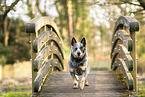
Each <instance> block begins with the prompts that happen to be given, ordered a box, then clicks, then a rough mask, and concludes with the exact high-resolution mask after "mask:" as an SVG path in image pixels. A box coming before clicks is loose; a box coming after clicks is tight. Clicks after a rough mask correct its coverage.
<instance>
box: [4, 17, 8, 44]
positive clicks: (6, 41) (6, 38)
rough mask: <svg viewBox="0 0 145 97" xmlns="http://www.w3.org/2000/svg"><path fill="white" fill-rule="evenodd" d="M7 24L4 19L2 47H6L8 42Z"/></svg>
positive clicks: (6, 20)
mask: <svg viewBox="0 0 145 97" xmlns="http://www.w3.org/2000/svg"><path fill="white" fill-rule="evenodd" d="M7 22H8V19H7V17H6V18H5V20H4V33H5V37H4V45H5V46H8V40H9V31H8V29H7Z"/></svg>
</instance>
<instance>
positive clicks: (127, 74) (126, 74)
mask: <svg viewBox="0 0 145 97" xmlns="http://www.w3.org/2000/svg"><path fill="white" fill-rule="evenodd" d="M116 67H119V68H120V70H121V71H122V73H123V76H124V79H125V80H126V83H127V86H128V89H129V90H133V77H132V75H131V73H130V72H129V70H128V67H127V66H126V63H125V62H124V60H123V59H121V58H117V59H116V60H115V62H114V63H113V70H115V68H116Z"/></svg>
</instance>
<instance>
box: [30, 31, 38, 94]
mask: <svg viewBox="0 0 145 97" xmlns="http://www.w3.org/2000/svg"><path fill="white" fill-rule="evenodd" d="M35 36H36V34H35V33H31V66H32V94H33V93H34V80H35V77H36V75H37V72H34V66H33V61H34V59H35V57H36V54H35V53H34V52H33V40H34V39H35Z"/></svg>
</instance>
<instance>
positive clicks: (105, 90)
mask: <svg viewBox="0 0 145 97" xmlns="http://www.w3.org/2000/svg"><path fill="white" fill-rule="evenodd" d="M88 81H89V86H85V87H84V89H83V90H80V89H73V80H72V78H71V76H70V73H69V72H53V73H52V74H51V75H50V76H48V79H47V80H46V82H45V84H44V86H43V88H42V90H41V93H39V94H38V95H37V96H38V97H46V96H50V97H56V96H57V97H121V96H125V97H135V96H134V94H133V93H132V91H128V88H127V86H126V84H125V82H124V81H122V80H120V78H117V76H116V75H115V74H114V72H113V71H91V72H90V73H89V75H88Z"/></svg>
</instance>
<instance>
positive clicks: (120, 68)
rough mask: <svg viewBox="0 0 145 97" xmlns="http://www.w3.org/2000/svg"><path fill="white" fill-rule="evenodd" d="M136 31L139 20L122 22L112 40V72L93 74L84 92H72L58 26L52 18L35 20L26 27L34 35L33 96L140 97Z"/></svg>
mask: <svg viewBox="0 0 145 97" xmlns="http://www.w3.org/2000/svg"><path fill="white" fill-rule="evenodd" d="M136 31H139V22H138V21H137V20H136V19H134V18H132V17H125V16H121V17H119V18H118V20H117V22H116V24H115V28H114V32H113V36H112V50H111V60H112V62H111V69H112V71H91V72H90V74H89V75H88V81H89V83H90V85H89V86H86V87H85V88H84V89H83V90H80V89H73V88H72V85H73V84H72V83H73V82H72V78H71V76H70V74H69V72H64V71H63V69H64V64H63V59H64V54H63V47H62V39H61V36H60V34H59V30H58V28H57V26H56V24H55V23H54V22H53V21H52V20H51V19H50V18H48V17H37V18H34V19H32V20H31V21H30V22H28V23H27V24H26V32H27V33H30V34H31V41H30V42H31V61H32V96H38V97H104V96H110V97H113V96H114V97H120V96H121V97H128V96H129V97H135V96H136V97H137V94H136V91H137V61H136V59H137V58H136V38H135V32H136ZM56 71H59V72H56Z"/></svg>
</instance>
